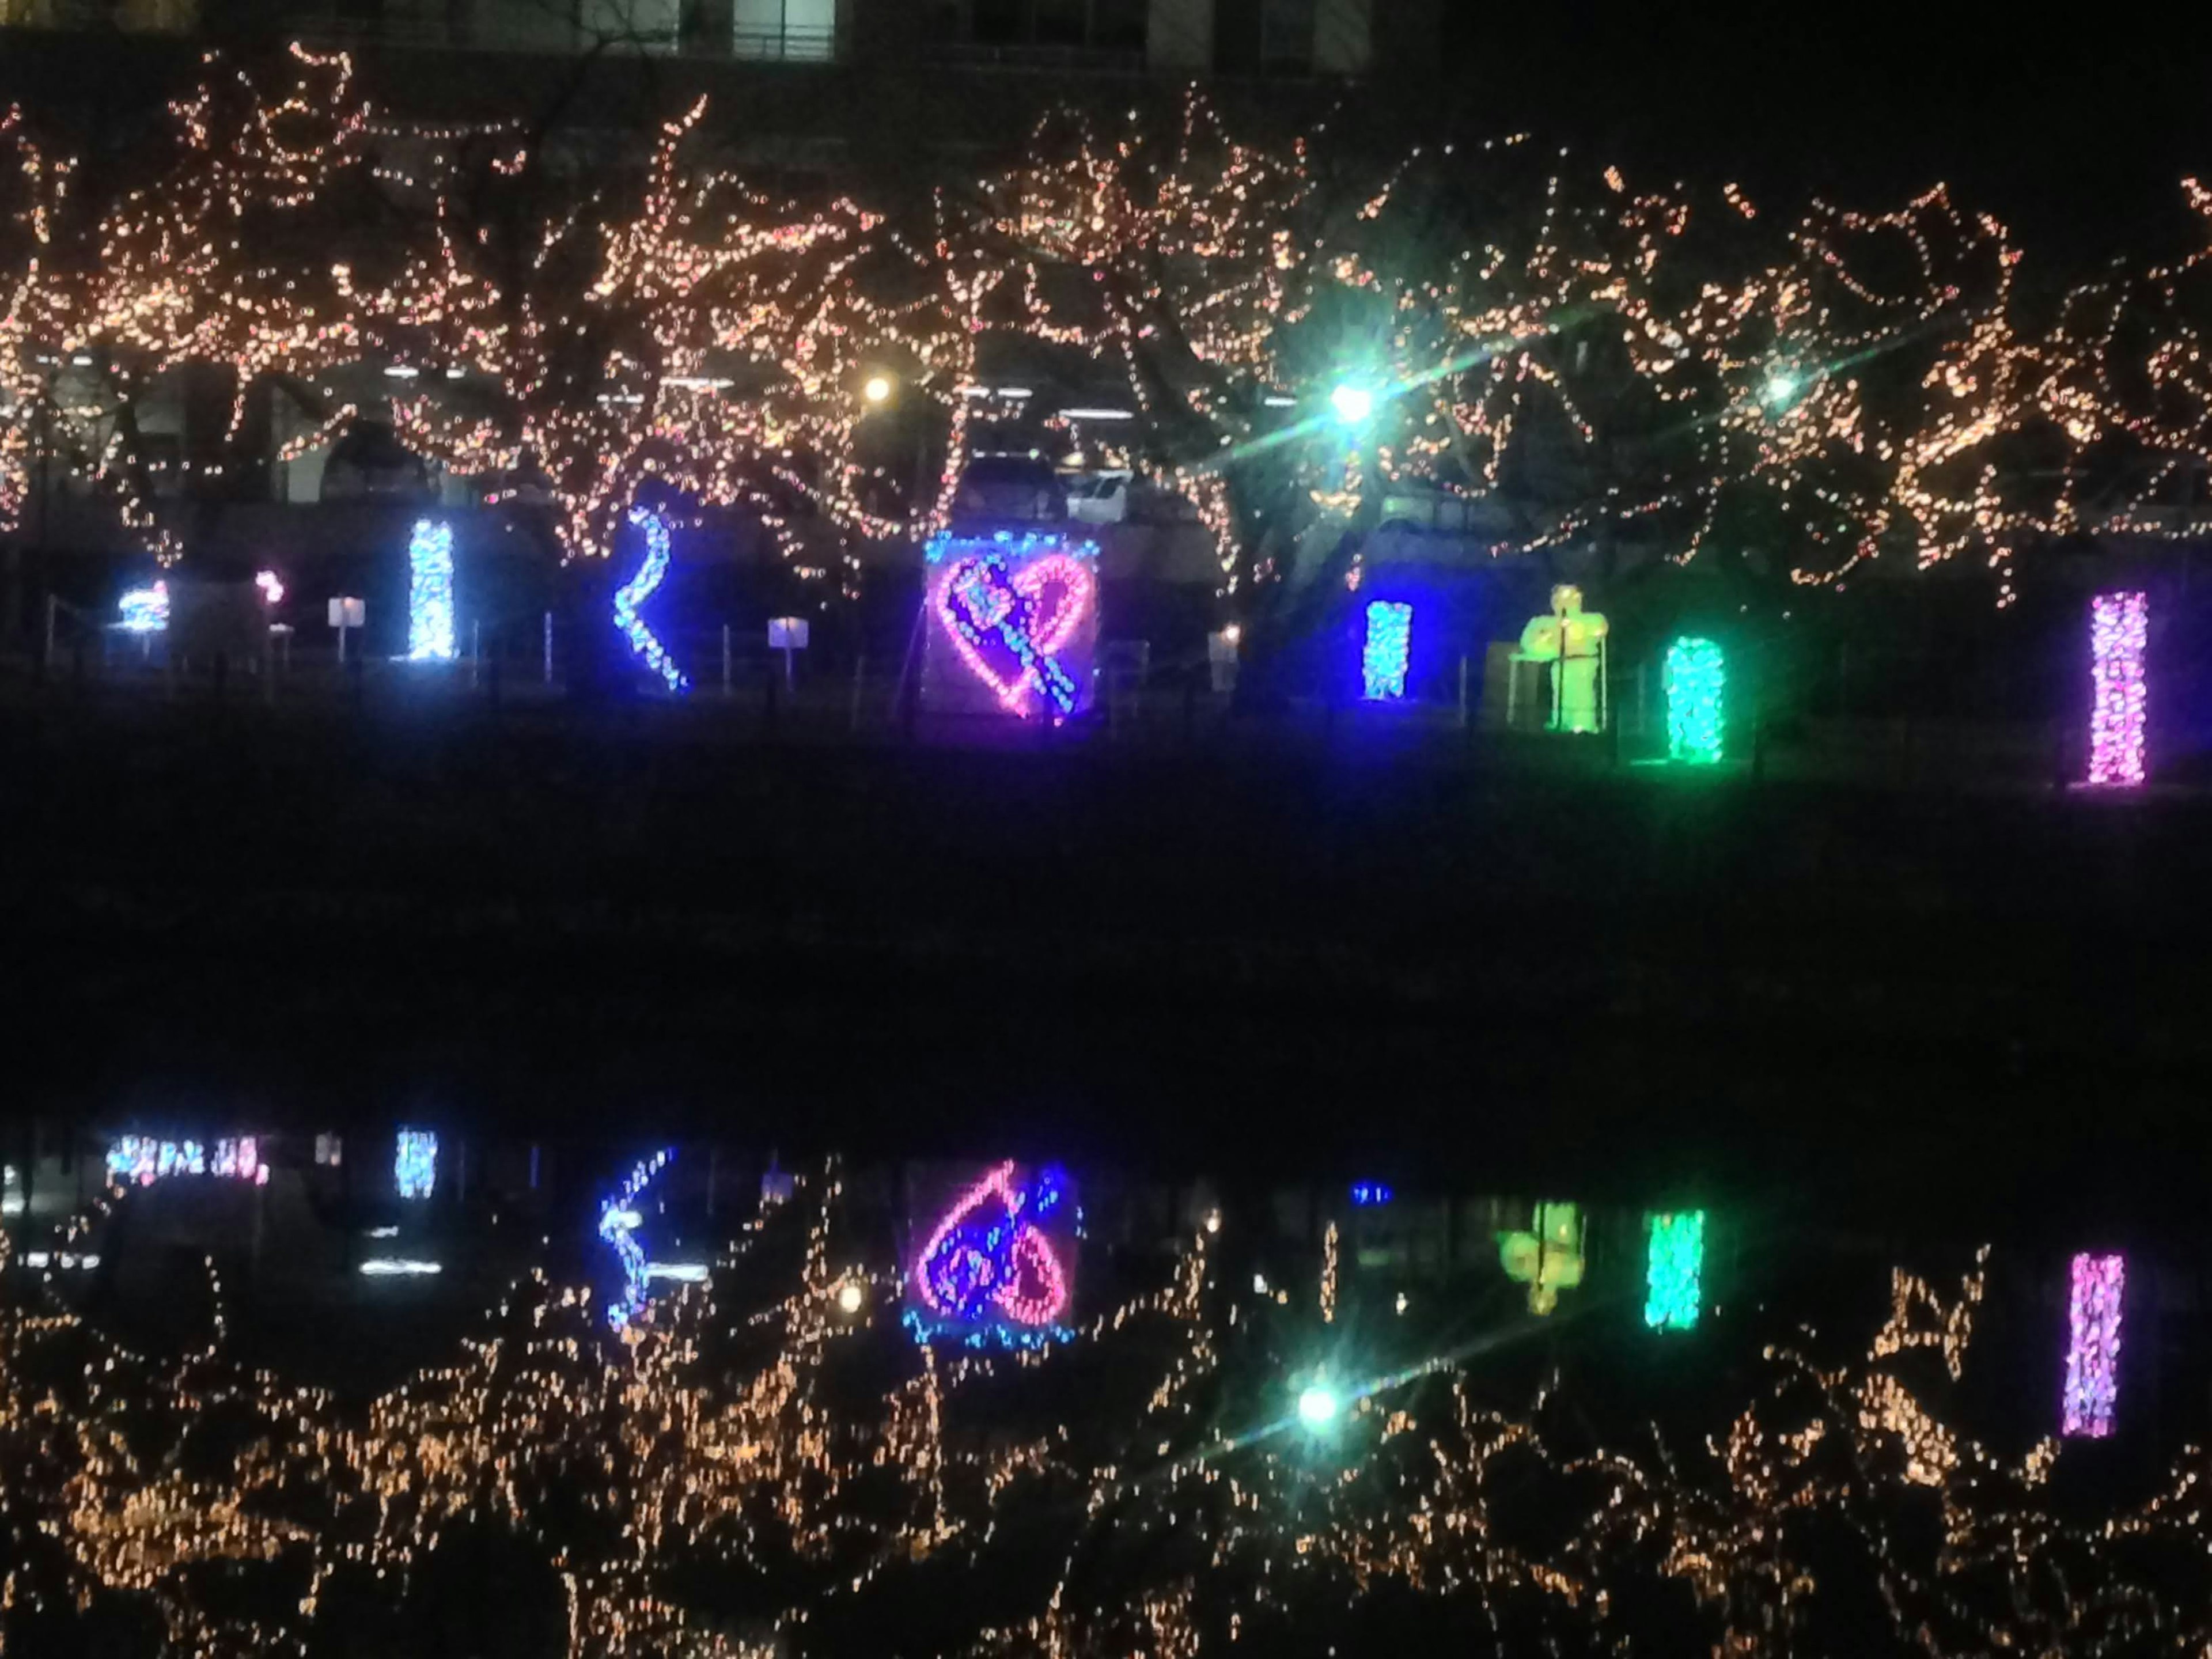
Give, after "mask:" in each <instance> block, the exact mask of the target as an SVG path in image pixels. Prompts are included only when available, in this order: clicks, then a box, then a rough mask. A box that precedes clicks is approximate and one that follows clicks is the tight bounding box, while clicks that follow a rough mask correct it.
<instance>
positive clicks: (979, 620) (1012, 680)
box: [937, 553, 1098, 715]
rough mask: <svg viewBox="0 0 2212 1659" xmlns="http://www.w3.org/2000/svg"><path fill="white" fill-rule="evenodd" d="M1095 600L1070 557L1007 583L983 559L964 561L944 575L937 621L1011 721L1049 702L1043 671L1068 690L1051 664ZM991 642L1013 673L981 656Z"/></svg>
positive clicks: (992, 561)
mask: <svg viewBox="0 0 2212 1659" xmlns="http://www.w3.org/2000/svg"><path fill="white" fill-rule="evenodd" d="M994 574H996V575H997V576H998V578H999V580H993V576H994ZM1097 593H1098V584H1097V579H1096V578H1095V577H1094V576H1093V575H1092V574H1091V568H1090V567H1089V566H1088V565H1086V564H1085V562H1083V561H1082V560H1080V559H1078V558H1076V557H1074V556H1073V555H1071V554H1066V553H1048V554H1046V555H1045V556H1043V557H1042V558H1037V559H1032V560H1031V561H1030V562H1029V563H1027V564H1025V565H1024V566H1023V567H1022V568H1020V569H1019V570H1018V571H1016V572H1014V573H1013V574H1012V575H1011V576H1008V575H1006V567H1005V565H1004V564H1003V562H1000V561H999V560H998V559H996V558H994V557H992V556H983V557H980V558H969V559H962V560H960V561H959V562H957V563H956V564H954V565H953V566H952V567H951V568H950V569H949V570H947V571H946V572H945V579H944V580H943V581H941V582H939V584H938V588H937V614H938V616H939V619H940V620H941V621H943V623H945V633H946V634H947V635H950V636H951V640H952V642H953V644H954V645H955V646H957V647H959V651H960V654H961V656H962V658H963V659H964V660H965V661H966V662H967V664H968V667H969V671H971V672H972V673H974V674H975V678H978V679H980V680H981V681H982V682H983V684H986V685H987V686H989V687H990V688H991V690H992V691H993V692H994V694H995V695H996V696H997V697H998V699H999V701H1000V702H1001V703H1002V704H1004V705H1005V706H1006V709H1007V711H1008V712H1009V713H1010V714H1023V715H1026V714H1028V713H1029V712H1030V711H1029V708H1028V706H1027V705H1028V703H1029V701H1030V698H1031V696H1047V695H1048V688H1047V684H1046V672H1047V665H1049V668H1050V670H1051V671H1052V672H1053V673H1054V674H1055V675H1056V676H1057V677H1058V678H1060V680H1061V681H1062V682H1063V683H1067V679H1066V674H1065V672H1064V671H1060V666H1059V665H1058V664H1057V663H1052V662H1050V660H1049V659H1051V658H1052V657H1053V655H1054V653H1056V652H1058V651H1059V650H1060V647H1062V646H1064V645H1066V643H1067V642H1068V641H1069V640H1070V639H1071V638H1073V635H1074V634H1075V631H1076V629H1078V628H1079V627H1080V626H1081V625H1082V624H1083V623H1084V622H1085V619H1087V618H1088V617H1090V615H1091V608H1092V606H1093V605H1095V604H1096V602H1097ZM988 635H997V636H998V638H999V640H1000V642H1001V643H1002V644H1003V645H1004V646H1005V647H1006V649H1007V650H1008V651H1009V652H1010V653H1012V655H1013V657H1014V658H1015V659H1016V661H1017V663H1018V665H1019V666H1018V671H1016V672H1014V673H1012V674H1008V673H1006V671H1004V670H1003V669H1002V668H1000V667H999V666H997V665H994V664H993V663H992V662H990V661H989V660H988V659H987V658H986V657H985V656H984V654H983V653H982V650H981V640H982V638H984V637H986V636H988Z"/></svg>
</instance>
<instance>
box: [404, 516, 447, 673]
mask: <svg viewBox="0 0 2212 1659" xmlns="http://www.w3.org/2000/svg"><path fill="white" fill-rule="evenodd" d="M456 650H457V648H456V647H455V645H454V643H453V526H451V525H446V524H434V523H432V522H431V521H430V520H428V519H422V520H417V521H416V526H415V529H414V532H413V533H412V534H410V536H409V537H408V538H407V659H408V660H409V661H410V662H451V661H452V660H453V658H454V656H455V654H456Z"/></svg>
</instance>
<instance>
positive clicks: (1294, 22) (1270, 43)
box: [1260, 0, 1315, 75]
mask: <svg viewBox="0 0 2212 1659" xmlns="http://www.w3.org/2000/svg"><path fill="white" fill-rule="evenodd" d="M1314 3H1315V0H1262V3H1261V10H1260V69H1261V73H1263V74H1267V75H1310V74H1311V73H1312V72H1313V58H1314V21H1315V19H1314Z"/></svg>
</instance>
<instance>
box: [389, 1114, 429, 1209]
mask: <svg viewBox="0 0 2212 1659" xmlns="http://www.w3.org/2000/svg"><path fill="white" fill-rule="evenodd" d="M392 1183H393V1184H394V1185H395V1186H397V1187H398V1188H399V1196H400V1197H402V1198H408V1199H414V1198H428V1197H429V1196H430V1194H431V1191H432V1189H433V1188H435V1187H436V1186H437V1184H438V1137H437V1135H436V1134H435V1133H434V1132H433V1131H431V1130H428V1129H402V1130H401V1131H400V1132H399V1139H398V1141H397V1142H396V1143H394V1145H393V1147H392Z"/></svg>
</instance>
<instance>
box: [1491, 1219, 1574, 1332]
mask: <svg viewBox="0 0 2212 1659" xmlns="http://www.w3.org/2000/svg"><path fill="white" fill-rule="evenodd" d="M1498 1261H1499V1262H1501V1263H1502V1264H1503V1265H1504V1268H1505V1276H1506V1277H1507V1278H1508V1279H1518V1280H1519V1281H1520V1282H1521V1283H1522V1284H1523V1285H1527V1286H1528V1311H1529V1312H1530V1313H1532V1314H1547V1313H1549V1312H1551V1311H1552V1310H1553V1309H1554V1308H1556V1307H1558V1306H1559V1292H1560V1291H1571V1290H1573V1289H1574V1288H1575V1287H1576V1286H1577V1285H1580V1284H1581V1283H1582V1282H1583V1217H1582V1212H1581V1211H1580V1210H1578V1209H1577V1208H1576V1207H1575V1206H1573V1205H1571V1204H1539V1205H1538V1206H1536V1225H1535V1230H1534V1231H1533V1232H1525V1233H1500V1234H1498Z"/></svg>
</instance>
